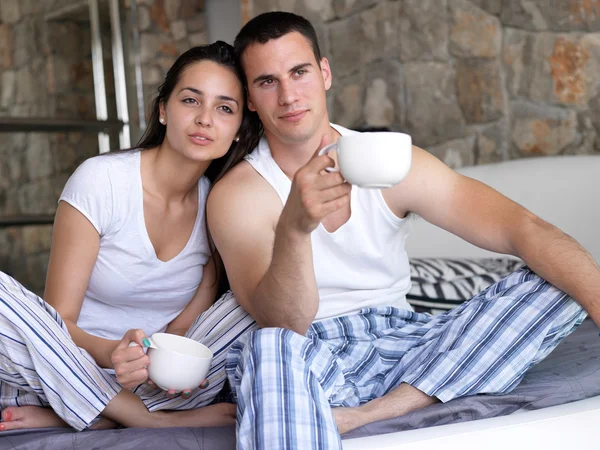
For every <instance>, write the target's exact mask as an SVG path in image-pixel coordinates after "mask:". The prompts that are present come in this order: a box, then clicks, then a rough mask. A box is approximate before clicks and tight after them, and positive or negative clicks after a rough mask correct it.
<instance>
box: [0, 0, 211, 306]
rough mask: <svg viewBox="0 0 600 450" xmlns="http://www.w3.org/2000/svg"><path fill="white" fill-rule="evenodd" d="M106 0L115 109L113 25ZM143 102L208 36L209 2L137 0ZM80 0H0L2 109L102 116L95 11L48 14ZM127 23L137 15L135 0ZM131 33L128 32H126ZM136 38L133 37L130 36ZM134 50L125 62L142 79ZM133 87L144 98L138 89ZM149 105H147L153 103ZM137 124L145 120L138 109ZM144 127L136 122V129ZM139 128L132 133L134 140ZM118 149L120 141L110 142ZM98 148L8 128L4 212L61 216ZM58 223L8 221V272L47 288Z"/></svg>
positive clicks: (3, 242)
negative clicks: (97, 99)
mask: <svg viewBox="0 0 600 450" xmlns="http://www.w3.org/2000/svg"><path fill="white" fill-rule="evenodd" d="M102 2H103V0H99V3H100V4H101V7H100V10H101V28H102V33H103V36H102V38H103V49H104V58H105V81H106V88H107V93H108V100H109V101H108V106H109V117H113V118H114V117H116V107H115V101H114V95H113V93H114V80H113V75H112V65H111V59H110V58H111V54H110V49H111V41H110V26H109V22H108V20H107V19H108V15H107V12H106V11H107V8H106V6H102ZM136 2H137V3H136V6H137V11H138V16H137V22H138V24H139V27H140V53H141V55H140V56H141V60H142V79H143V87H144V101H145V105H146V106H148V105H149V103H150V100H151V99H152V96H153V95H154V93H155V92H156V87H157V85H158V84H160V83H161V82H162V80H163V78H164V75H165V73H166V70H167V69H168V68H169V67H170V66H171V64H172V63H173V61H174V60H175V58H176V57H177V56H178V55H179V54H180V53H181V52H182V51H184V50H187V49H188V48H189V47H191V46H193V45H198V44H204V43H206V34H205V28H206V27H205V24H204V14H203V4H204V3H203V0H136ZM77 3H82V2H81V1H80V0H51V1H48V0H43V1H42V0H2V1H1V2H0V116H3V117H61V118H87V119H93V118H95V104H94V91H93V89H94V85H93V76H92V64H91V44H90V29H89V22H88V20H87V17H88V15H87V10H86V9H83V10H82V11H80V12H75V13H73V14H67V15H66V17H65V18H62V19H59V20H57V19H53V20H48V17H47V14H48V13H50V12H55V11H59V10H61V9H62V8H64V7H68V6H70V5H74V4H77ZM123 5H124V6H125V7H126V8H125V10H124V12H125V17H123V18H122V20H124V21H125V22H126V23H127V22H128V21H129V19H130V17H129V16H128V14H129V13H130V9H129V0H123ZM126 38H128V37H127V36H126ZM131 43H132V41H131V39H129V40H128V44H131ZM133 62H134V61H133V58H131V59H130V60H128V61H126V64H127V66H128V68H129V71H130V73H129V76H130V77H133ZM130 95H132V96H135V94H134V93H133V92H131V93H130ZM146 109H147V108H146ZM130 115H131V120H132V122H134V123H135V122H137V121H138V120H139V117H138V114H137V110H136V109H135V108H131V109H130ZM134 128H135V127H134ZM138 138H139V133H138V134H137V135H136V134H135V133H134V134H133V136H132V139H133V143H135V141H136V140H137V139H138ZM111 145H112V146H113V147H115V146H117V145H118V141H116V140H111ZM96 154H98V139H97V135H95V134H94V133H2V140H0V216H15V215H22V214H31V215H38V214H54V212H55V211H56V205H57V201H58V197H59V195H60V192H61V191H62V188H63V186H64V184H65V182H66V180H67V179H68V177H69V176H70V175H71V173H72V172H73V171H74V170H75V168H76V167H77V166H78V165H79V164H80V163H81V162H82V161H83V160H85V159H86V158H88V157H90V156H93V155H96ZM51 235H52V226H49V225H47V226H26V227H11V228H0V270H2V271H4V272H8V273H10V274H12V275H13V276H15V278H17V279H18V280H19V281H20V282H22V283H23V284H24V285H25V286H27V287H28V288H30V289H31V290H33V291H34V292H36V293H38V294H41V293H42V292H43V289H44V284H45V276H46V269H47V264H48V256H49V251H50V244H51Z"/></svg>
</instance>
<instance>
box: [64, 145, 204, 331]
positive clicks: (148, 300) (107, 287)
mask: <svg viewBox="0 0 600 450" xmlns="http://www.w3.org/2000/svg"><path fill="white" fill-rule="evenodd" d="M140 160H141V157H140V151H131V152H120V153H118V152H117V153H109V154H107V155H102V156H97V157H94V158H90V159H88V160H86V161H85V162H84V163H83V164H81V166H79V168H78V169H77V170H76V171H75V173H74V174H73V175H72V176H71V178H70V179H69V180H68V182H67V184H66V185H65V188H64V190H63V193H62V195H61V197H60V200H59V201H64V202H67V203H69V204H70V205H72V206H73V207H75V208H76V209H77V210H78V211H80V212H81V213H82V214H83V215H84V216H85V217H87V219H88V220H89V221H90V222H91V223H92V225H93V226H94V228H95V229H96V231H98V233H99V235H100V251H99V253H98V258H97V259H96V263H95V265H94V268H93V270H92V274H91V277H90V281H89V284H88V287H87V290H86V293H85V298H84V300H83V305H82V307H81V313H80V314H79V319H78V321H77V325H78V326H79V327H80V328H81V329H83V330H84V331H86V332H88V333H90V334H93V335H95V336H100V337H103V338H107V339H116V340H118V339H121V338H122V337H123V335H124V334H125V332H126V331H127V330H129V329H131V328H140V329H142V330H144V332H145V333H146V334H147V335H151V334H152V333H155V332H160V331H164V330H165V329H166V327H167V325H168V324H169V322H171V321H172V320H173V319H174V318H175V317H177V315H179V313H181V311H183V309H184V308H185V307H186V305H187V304H188V303H189V302H190V300H191V299H192V297H193V295H194V294H195V292H196V290H197V288H198V285H199V284H200V282H201V281H202V274H203V266H204V265H205V264H206V262H207V261H208V259H209V257H210V246H209V244H208V238H207V233H206V225H205V205H206V197H207V195H208V191H209V188H210V182H209V181H208V179H207V178H205V177H202V178H201V179H200V180H199V182H198V215H197V217H196V223H195V224H194V229H193V231H192V234H191V236H190V238H189V241H188V242H187V244H186V246H185V248H184V249H183V250H182V251H181V252H180V253H179V254H178V255H177V256H175V257H174V258H172V259H171V260H169V261H166V262H163V261H161V260H159V259H158V257H157V256H156V252H155V251H154V247H153V246H152V243H151V241H150V238H149V237H148V232H147V230H146V224H145V221H144V207H143V205H144V201H143V191H142V178H141V172H140Z"/></svg>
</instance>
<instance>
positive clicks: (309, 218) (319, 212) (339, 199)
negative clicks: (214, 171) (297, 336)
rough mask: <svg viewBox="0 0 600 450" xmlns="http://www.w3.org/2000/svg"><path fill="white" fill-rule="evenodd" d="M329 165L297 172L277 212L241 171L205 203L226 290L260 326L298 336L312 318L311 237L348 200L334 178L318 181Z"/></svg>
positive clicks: (254, 177)
mask: <svg viewBox="0 0 600 450" xmlns="http://www.w3.org/2000/svg"><path fill="white" fill-rule="evenodd" d="M332 164H333V162H332V161H331V160H330V159H329V158H328V157H327V156H323V157H316V158H313V159H312V160H311V162H310V163H309V164H308V165H307V166H305V167H304V168H303V169H301V170H300V171H299V172H298V173H297V174H296V177H295V178H294V182H293V184H292V192H291V193H290V196H289V198H288V201H287V203H286V205H285V207H284V208H283V210H282V205H281V201H280V199H279V197H278V196H277V194H276V193H275V191H274V190H273V188H272V187H271V186H269V184H268V183H267V182H266V181H265V180H264V179H263V178H262V177H260V176H259V175H258V174H257V173H255V172H254V169H251V168H250V167H249V166H247V165H246V164H240V165H239V166H238V167H236V168H235V169H234V170H232V172H230V173H229V174H228V176H226V177H225V178H224V179H223V180H222V181H220V182H219V183H218V184H217V185H216V186H215V187H214V188H213V190H212V192H211V194H210V196H209V199H208V206H207V207H208V213H207V214H208V224H209V229H210V231H211V235H212V236H213V239H214V241H215V244H216V246H217V249H218V250H219V253H220V254H221V257H222V258H223V262H224V264H225V269H226V271H227V275H228V277H229V282H230V284H231V288H232V290H233V293H234V294H235V296H236V298H237V300H238V302H239V303H240V305H242V307H244V308H245V309H246V311H248V312H249V313H250V315H251V316H252V317H253V318H254V319H255V320H256V322H257V323H258V324H259V326H261V327H270V326H271V327H283V328H288V329H291V330H293V331H296V332H298V333H301V334H304V333H306V330H307V329H308V327H309V326H310V324H311V323H312V321H313V320H314V318H315V315H316V313H317V310H318V306H319V295H318V289H317V285H316V280H315V274H314V267H313V256H312V246H311V239H310V233H311V232H312V230H313V229H314V228H316V226H318V224H319V223H320V220H321V219H322V217H324V216H325V215H327V214H329V213H330V212H331V211H334V210H336V209H338V208H339V207H340V206H343V205H344V204H345V203H346V202H347V201H348V200H349V199H348V198H346V197H348V195H347V194H348V193H349V189H350V188H349V187H348V186H346V185H345V184H344V183H343V180H341V177H340V175H339V174H327V175H326V176H323V175H321V174H320V172H321V171H322V170H323V168H324V167H327V166H330V165H332ZM323 192H325V194H323ZM306 203H308V205H307V204H306Z"/></svg>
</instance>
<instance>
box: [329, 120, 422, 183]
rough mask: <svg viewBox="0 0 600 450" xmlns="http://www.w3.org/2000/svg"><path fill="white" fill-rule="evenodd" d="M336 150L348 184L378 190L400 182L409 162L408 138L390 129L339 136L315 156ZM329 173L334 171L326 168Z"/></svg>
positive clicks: (341, 170) (409, 146)
mask: <svg viewBox="0 0 600 450" xmlns="http://www.w3.org/2000/svg"><path fill="white" fill-rule="evenodd" d="M333 149H337V153H338V158H337V159H338V165H339V171H340V172H341V173H342V176H343V177H344V179H345V180H346V181H348V183H351V184H354V185H357V186H359V187H363V188H374V189H382V188H388V187H391V186H394V185H395V184H398V183H400V182H401V181H402V180H403V179H404V177H406V175H408V172H409V171H410V165H411V161H412V139H411V137H410V136H409V135H408V134H404V133H393V132H373V133H359V134H349V135H345V136H341V137H340V138H339V139H338V140H337V142H336V143H334V144H331V145H328V146H326V147H323V148H322V149H321V151H319V155H325V154H327V153H329V152H330V151H331V150H333ZM327 170H328V171H329V172H334V171H337V169H334V168H327Z"/></svg>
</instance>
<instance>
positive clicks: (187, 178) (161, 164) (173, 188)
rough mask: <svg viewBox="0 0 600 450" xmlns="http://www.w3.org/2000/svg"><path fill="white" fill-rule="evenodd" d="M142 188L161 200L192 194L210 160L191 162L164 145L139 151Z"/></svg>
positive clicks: (182, 197) (181, 198)
mask: <svg viewBox="0 0 600 450" xmlns="http://www.w3.org/2000/svg"><path fill="white" fill-rule="evenodd" d="M141 161H142V162H141V166H142V169H141V170H142V180H143V185H144V190H146V191H148V192H151V193H152V194H153V195H156V196H158V197H160V198H162V199H164V200H167V201H170V200H175V201H177V200H184V199H185V198H186V197H187V196H188V195H190V194H192V195H195V193H196V190H197V186H198V180H199V179H200V178H201V177H202V175H204V172H206V169H207V168H208V166H209V165H210V163H211V161H202V162H196V163H194V162H192V161H190V160H188V159H186V158H184V157H183V156H181V155H179V154H178V153H176V152H174V151H172V150H170V149H169V148H167V147H166V146H164V145H161V146H158V147H155V148H153V149H150V150H147V151H142V153H141Z"/></svg>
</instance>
